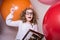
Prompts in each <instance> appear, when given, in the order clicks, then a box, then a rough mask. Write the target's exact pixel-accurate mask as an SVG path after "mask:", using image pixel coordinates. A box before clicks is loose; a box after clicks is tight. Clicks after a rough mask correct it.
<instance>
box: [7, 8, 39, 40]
mask: <svg viewBox="0 0 60 40" xmlns="http://www.w3.org/2000/svg"><path fill="white" fill-rule="evenodd" d="M14 12H15V7H12V8H11V10H10V13H9V15H8V16H7V18H6V24H7V25H8V26H13V27H18V33H17V36H16V40H22V38H23V37H24V36H25V34H26V33H27V32H28V31H29V29H32V30H34V31H37V32H38V27H37V21H36V14H35V12H34V10H33V9H31V8H26V9H25V10H24V11H23V12H22V13H21V18H20V20H17V21H12V18H13V14H14Z"/></svg>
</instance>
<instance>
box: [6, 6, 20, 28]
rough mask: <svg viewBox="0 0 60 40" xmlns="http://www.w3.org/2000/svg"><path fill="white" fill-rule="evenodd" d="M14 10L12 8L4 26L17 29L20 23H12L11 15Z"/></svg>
mask: <svg viewBox="0 0 60 40" xmlns="http://www.w3.org/2000/svg"><path fill="white" fill-rule="evenodd" d="M15 10H16V9H15V7H12V8H11V10H10V13H9V15H8V16H7V17H6V24H7V25H8V26H13V27H18V26H19V23H20V21H19V20H18V21H12V18H13V13H14V11H15Z"/></svg>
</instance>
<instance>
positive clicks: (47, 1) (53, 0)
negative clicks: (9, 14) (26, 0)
mask: <svg viewBox="0 0 60 40" xmlns="http://www.w3.org/2000/svg"><path fill="white" fill-rule="evenodd" d="M39 1H40V2H41V3H44V4H48V5H51V4H54V3H56V2H58V1H60V0H39Z"/></svg>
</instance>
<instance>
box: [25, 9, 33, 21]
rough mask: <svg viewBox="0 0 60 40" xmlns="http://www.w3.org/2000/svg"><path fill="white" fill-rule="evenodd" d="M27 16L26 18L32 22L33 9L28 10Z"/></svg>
mask: <svg viewBox="0 0 60 40" xmlns="http://www.w3.org/2000/svg"><path fill="white" fill-rule="evenodd" d="M25 17H26V20H27V21H29V22H30V21H31V20H32V18H33V11H32V10H31V9H29V10H26V15H25Z"/></svg>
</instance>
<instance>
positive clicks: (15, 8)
mask: <svg viewBox="0 0 60 40" xmlns="http://www.w3.org/2000/svg"><path fill="white" fill-rule="evenodd" d="M17 9H18V7H17V6H13V7H12V8H11V9H10V12H11V13H14V12H15V10H17Z"/></svg>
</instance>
